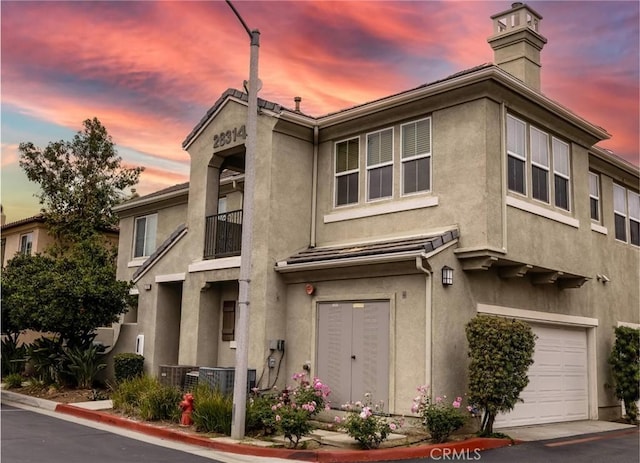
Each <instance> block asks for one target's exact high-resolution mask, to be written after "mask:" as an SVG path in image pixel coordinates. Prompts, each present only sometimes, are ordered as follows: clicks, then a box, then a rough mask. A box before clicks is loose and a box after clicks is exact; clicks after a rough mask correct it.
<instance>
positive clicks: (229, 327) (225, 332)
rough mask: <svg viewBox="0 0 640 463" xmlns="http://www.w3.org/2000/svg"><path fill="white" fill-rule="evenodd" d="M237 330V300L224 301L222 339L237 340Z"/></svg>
mask: <svg viewBox="0 0 640 463" xmlns="http://www.w3.org/2000/svg"><path fill="white" fill-rule="evenodd" d="M235 330H236V301H224V302H223V303H222V340H223V341H233V340H235Z"/></svg>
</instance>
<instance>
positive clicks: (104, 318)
mask: <svg viewBox="0 0 640 463" xmlns="http://www.w3.org/2000/svg"><path fill="white" fill-rule="evenodd" d="M114 254H115V251H114V250H113V249H109V248H106V247H105V246H104V245H103V243H101V242H100V241H99V240H97V239H95V238H88V239H85V240H83V241H80V242H78V243H75V244H74V245H73V247H71V248H70V249H69V250H68V251H67V252H66V253H65V254H63V255H60V256H56V257H55V258H54V257H51V256H47V255H43V254H36V255H33V256H31V255H17V256H16V257H14V258H13V259H11V260H10V261H9V262H8V264H7V267H6V269H5V270H4V272H3V274H2V310H3V316H5V311H6V316H7V317H8V319H9V322H10V326H12V327H15V326H17V327H20V329H22V330H26V329H30V330H35V331H45V332H51V333H56V334H57V342H58V343H59V344H60V345H63V344H64V345H66V346H70V347H72V346H81V345H84V344H86V341H87V339H93V332H94V331H95V329H96V328H98V327H100V326H108V325H110V324H111V323H114V322H116V321H117V320H118V316H119V315H120V314H122V313H124V312H125V311H126V310H127V300H128V297H129V296H128V294H129V289H130V287H131V284H130V283H129V282H126V281H118V280H116V279H115V262H116V260H115V255H114Z"/></svg>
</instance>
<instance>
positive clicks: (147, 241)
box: [133, 214, 158, 257]
mask: <svg viewBox="0 0 640 463" xmlns="http://www.w3.org/2000/svg"><path fill="white" fill-rule="evenodd" d="M157 224H158V215H157V214H151V215H146V216H144V217H138V218H136V230H135V234H134V236H135V239H134V251H133V257H149V256H150V255H151V254H153V251H155V250H156V228H157Z"/></svg>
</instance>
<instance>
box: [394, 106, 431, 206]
mask: <svg viewBox="0 0 640 463" xmlns="http://www.w3.org/2000/svg"><path fill="white" fill-rule="evenodd" d="M423 121H428V127H429V150H428V151H427V152H424V153H417V149H416V154H414V155H412V156H407V157H405V156H404V137H405V135H404V128H405V127H407V126H409V125H414V126H415V127H416V134H417V133H418V129H417V128H418V124H419V123H420V122H423ZM416 138H417V136H416ZM399 158H400V177H401V179H400V183H401V191H400V196H401V197H403V196H413V195H419V194H424V193H431V192H432V190H433V122H432V119H431V116H428V117H423V118H421V119H417V120H415V121H410V122H405V123H404V124H400V155H399ZM421 159H427V162H428V164H427V169H428V171H429V172H428V176H427V189H426V190H419V189H416V191H411V192H409V193H407V191H406V183H405V166H406V165H407V164H409V163H410V162H417V161H420V160H421Z"/></svg>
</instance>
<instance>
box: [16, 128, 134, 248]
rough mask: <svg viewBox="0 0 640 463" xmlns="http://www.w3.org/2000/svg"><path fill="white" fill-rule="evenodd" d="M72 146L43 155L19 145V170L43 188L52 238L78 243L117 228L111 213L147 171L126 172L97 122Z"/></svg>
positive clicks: (63, 144)
mask: <svg viewBox="0 0 640 463" xmlns="http://www.w3.org/2000/svg"><path fill="white" fill-rule="evenodd" d="M83 125H84V129H83V130H82V131H80V132H78V133H77V134H76V135H75V137H74V138H73V140H72V141H62V140H61V141H57V142H51V143H49V144H48V145H47V147H46V148H45V149H41V148H38V147H36V146H34V144H33V143H31V142H27V143H20V146H19V151H20V155H21V158H20V166H21V167H22V169H23V170H24V171H25V173H26V174H27V177H28V178H29V180H31V181H33V182H36V183H38V184H39V185H40V190H41V193H40V194H39V195H38V197H39V199H40V204H42V206H43V207H42V212H43V214H44V216H45V219H46V221H47V224H48V227H49V229H50V231H51V233H52V234H53V235H54V236H55V237H56V238H57V239H58V240H59V241H60V240H63V239H64V240H67V241H71V242H72V241H74V240H75V239H76V238H77V237H85V236H87V235H90V234H92V233H93V232H95V231H96V230H104V229H109V228H111V227H113V226H115V225H117V221H118V219H117V216H116V215H115V214H114V213H113V211H112V207H113V206H114V205H116V204H118V203H119V202H120V201H121V198H122V192H123V190H125V189H126V188H129V187H131V186H133V185H135V184H136V183H138V178H139V176H140V173H141V172H142V171H143V168H141V167H136V168H131V169H128V168H124V167H122V158H121V157H120V156H118V154H117V151H116V149H115V146H114V143H113V141H112V139H111V136H110V135H109V134H108V133H107V129H106V128H105V127H104V126H103V125H102V124H101V123H100V121H99V120H98V119H97V118H93V119H87V120H85V121H84V123H83Z"/></svg>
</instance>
